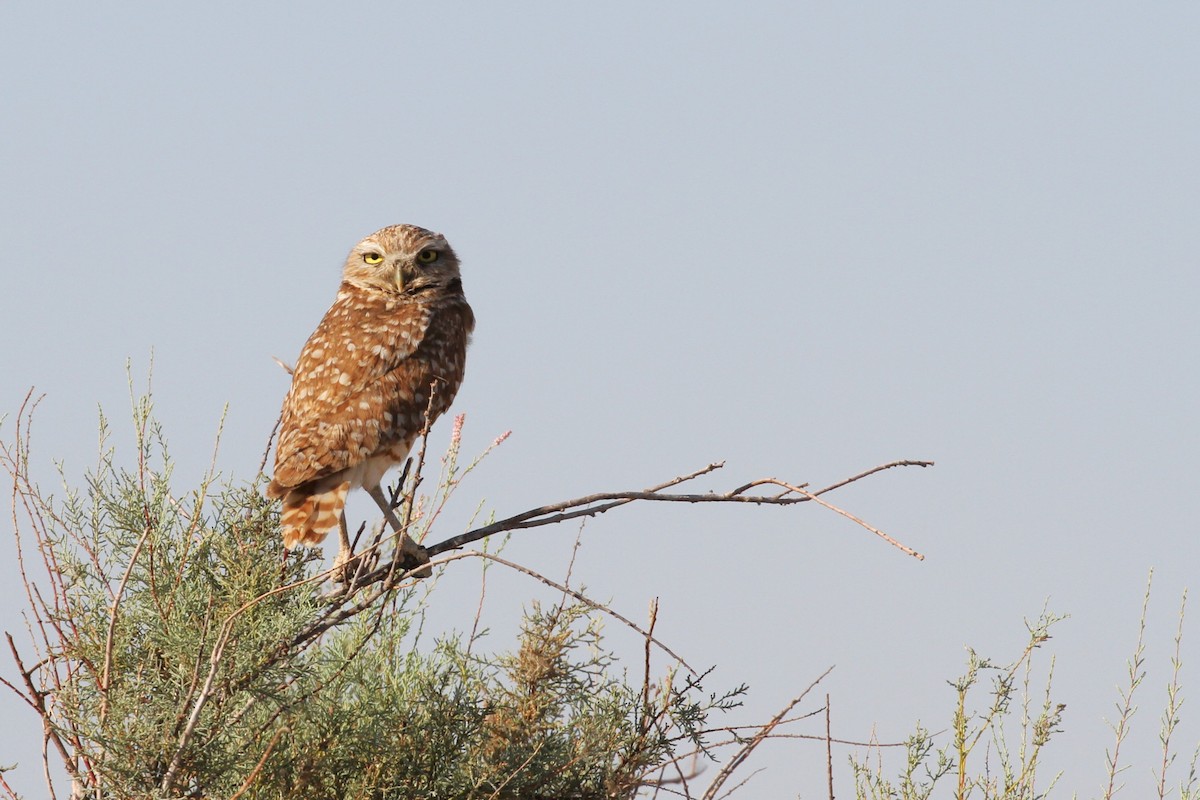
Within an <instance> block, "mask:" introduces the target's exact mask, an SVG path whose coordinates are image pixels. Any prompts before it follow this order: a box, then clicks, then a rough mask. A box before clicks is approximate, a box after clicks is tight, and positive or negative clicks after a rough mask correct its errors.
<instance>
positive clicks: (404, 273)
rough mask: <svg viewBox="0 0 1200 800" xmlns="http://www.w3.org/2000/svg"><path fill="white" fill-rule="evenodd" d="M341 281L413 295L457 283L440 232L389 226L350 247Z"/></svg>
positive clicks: (453, 261)
mask: <svg viewBox="0 0 1200 800" xmlns="http://www.w3.org/2000/svg"><path fill="white" fill-rule="evenodd" d="M342 280H344V281H346V282H347V283H350V284H353V285H354V286H358V287H361V288H363V289H368V290H373V291H382V292H387V293H389V294H407V295H415V294H418V293H420V292H423V291H425V290H428V289H439V288H440V289H444V288H447V287H451V285H452V284H454V283H455V282H457V281H459V280H460V276H459V271H458V256H456V255H455V254H454V250H453V249H452V248H451V247H450V243H449V242H447V241H446V237H444V236H442V235H441V234H440V233H433V232H432V231H427V230H425V229H424V228H418V227H417V226H416V225H392V226H390V227H387V228H383V229H381V230H377V231H375V232H374V233H372V234H371V235H370V236H368V237H367V238H365V239H363V240H362V241H361V242H359V243H358V244H356V245H354V249H353V250H351V251H350V255H348V256H346V266H345V267H344V268H343V270H342Z"/></svg>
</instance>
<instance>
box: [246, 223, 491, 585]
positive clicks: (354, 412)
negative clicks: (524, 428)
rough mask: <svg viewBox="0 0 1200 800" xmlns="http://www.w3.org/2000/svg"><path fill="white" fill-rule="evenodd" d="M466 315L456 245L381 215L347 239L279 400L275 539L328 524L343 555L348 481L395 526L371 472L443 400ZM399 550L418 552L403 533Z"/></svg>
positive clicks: (384, 464)
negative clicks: (279, 533)
mask: <svg viewBox="0 0 1200 800" xmlns="http://www.w3.org/2000/svg"><path fill="white" fill-rule="evenodd" d="M474 327H475V316H474V314H473V313H472V312H471V307H470V306H469V305H467V299H466V297H465V296H464V295H463V288H462V279H461V277H460V276H459V271H458V257H457V256H456V255H455V254H454V251H453V250H452V249H450V244H449V243H448V242H447V241H446V239H445V238H444V237H443V236H442V235H441V234H438V233H432V232H430V231H427V230H425V229H424V228H418V227H416V226H415V225H393V226H392V227H390V228H384V229H383V230H380V231H376V232H375V233H373V234H371V235H370V236H368V237H367V238H365V239H363V240H362V241H361V242H359V243H358V244H356V245H355V246H354V249H353V250H351V251H350V255H349V256H347V257H346V265H345V267H344V268H343V271H342V285H341V287H340V288H339V289H338V293H337V299H335V300H334V301H333V305H332V306H331V307H330V308H329V310H328V311H327V312H325V317H324V318H323V319H322V320H321V323H320V324H319V325H318V326H317V329H316V331H314V332H313V335H312V336H310V337H309V339H308V342H306V343H305V345H304V349H303V350H302V351H301V352H300V358H299V360H297V362H296V367H295V370H294V371H293V373H292V386H291V389H290V390H289V391H288V393H287V397H286V398H285V399H284V401H283V418H282V422H281V425H280V430H279V445H278V447H277V448H276V452H275V477H274V479H273V480H272V481H271V484H270V486H269V487H268V488H267V494H268V496H270V497H279V498H282V499H283V518H282V521H281V522H282V527H283V543H284V546H285V547H287V548H289V549H290V548H293V547H296V546H297V545H300V544H305V545H315V544H318V543H319V542H321V541H322V540H323V539H324V538H325V536H326V535H327V534H328V533H329V531H330V530H332V529H334V528H338V530H339V532H340V534H341V551H340V552H339V554H338V560H339V563H341V562H344V561H345V560H346V559H347V558H348V557H349V555H350V552H349V551H350V542H349V538H348V536H347V535H346V523H345V516H344V513H343V508H344V506H345V503H346V494H347V493H348V492H349V491H350V489H352V488H355V487H358V486H362V487H364V488H366V490H367V491H368V492H369V493H370V494H371V497H373V498H374V499H375V502H376V503H378V504H379V507H380V509H381V510H382V511H383V513H384V515H385V516H386V517H387V519H388V520H389V522H390V523H391V524H392V526H393V527H394V528H396V529H397V530H399V523H398V521H397V520H396V517H395V515H394V514H393V512H392V509H391V507H390V505H389V503H388V502H387V498H385V497H384V494H383V490H382V489H381V488H380V480H381V479H382V477H383V474H384V473H385V472H387V470H388V469H389V468H391V467H392V466H394V465H396V464H399V463H401V462H402V461H404V459H405V458H406V457H407V455H408V451H409V448H410V447H411V446H412V444H413V441H414V439H416V437H417V435H418V434H419V433H420V431H421V428H422V427H423V426H424V424H425V412H426V409H429V411H430V412H431V421H432V418H436V417H437V416H439V415H440V414H441V413H442V412H443V411H445V410H446V409H447V408H448V407H449V406H450V403H451V401H452V400H454V395H455V393H456V392H457V391H458V387H459V384H460V383H462V378H463V367H464V364H465V360H466V352H467V343H468V342H469V340H470V337H471V331H472V330H473V329H474ZM431 391H432V392H433V401H432V405H431V404H430V392H431ZM405 552H406V553H407V554H408V555H409V556H415V557H416V558H417V560H418V561H427V560H428V557H427V556H424V552H423V551H422V550H420V549H419V548H417V547H416V546H415V545H413V544H412V543H411V542H405Z"/></svg>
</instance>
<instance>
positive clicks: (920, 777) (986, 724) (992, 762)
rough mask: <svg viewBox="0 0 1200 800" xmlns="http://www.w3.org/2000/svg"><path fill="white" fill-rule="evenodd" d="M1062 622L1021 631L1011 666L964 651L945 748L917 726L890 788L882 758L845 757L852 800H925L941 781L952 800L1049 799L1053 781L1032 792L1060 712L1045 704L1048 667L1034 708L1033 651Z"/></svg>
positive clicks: (1047, 617) (1047, 620) (1045, 616)
mask: <svg viewBox="0 0 1200 800" xmlns="http://www.w3.org/2000/svg"><path fill="white" fill-rule="evenodd" d="M1062 619H1063V617H1058V616H1054V615H1052V614H1049V613H1047V612H1045V611H1043V612H1042V615H1041V616H1040V617H1039V618H1038V619H1037V620H1036V621H1035V622H1033V623H1027V625H1026V627H1027V629H1028V632H1029V639H1028V641H1027V643H1026V645H1025V649H1024V651H1023V652H1022V653H1021V655H1020V656H1019V657H1018V658H1017V659H1016V661H1014V662H1012V663H1011V664H1007V665H999V664H996V663H994V662H992V661H991V660H989V659H987V658H983V657H981V656H979V654H978V653H976V652H975V651H974V650H971V649H968V651H967V667H966V671H965V672H964V673H963V674H962V676H960V677H959V678H958V679H957V680H954V681H950V686H951V687H953V689H954V697H955V706H954V712H953V716H952V718H951V726H950V741H949V742H948V743H947V744H945V745H943V746H941V747H938V746H937V745H936V743H935V741H934V737H933V736H932V735H931V734H930V732H929V731H928V730H927V729H925V728H924V727H922V726H921V725H920V724H918V725H917V729H916V731H915V733H913V735H912V736H911V737H909V739H908V741H907V742H905V744H904V753H905V761H904V767H903V769H902V770H901V772H900V774H899V776H898V777H897V778H896V779H895V780H894V781H893V780H890V779H888V778H885V777H884V774H883V767H882V758H881V757H877V758H876V760H875V763H874V764H871V759H870V757H868V758H866V759H864V760H862V761H859V760H858V759H856V758H855V757H853V756H851V759H850V763H851V765H852V767H853V769H854V780H855V796H856V797H857V798H859V800H928V798H930V797H933V796H934V790H935V788H936V787H937V786H938V784H939V783H942V782H944V780H945V779H946V778H947V777H950V778H951V780H952V781H953V782H954V784H955V785H954V787H953V796H954V797H955V798H957V799H958V800H965V799H966V798H968V797H978V798H982V800H1040V798H1044V797H1046V796H1048V793H1049V790H1050V788H1052V787H1053V785H1054V783H1055V781H1054V780H1051V781H1050V782H1049V784H1048V787H1047V788H1046V789H1045V790H1040V789H1038V788H1037V783H1036V779H1037V771H1038V765H1039V759H1040V756H1041V753H1042V750H1043V748H1045V747H1046V745H1047V744H1049V743H1050V741H1051V739H1052V738H1053V736H1054V735H1055V734H1057V733H1060V732H1061V730H1060V728H1059V725H1060V724H1061V722H1062V715H1063V711H1064V710H1065V709H1066V706H1064V705H1062V704H1061V703H1056V702H1054V701H1053V700H1052V699H1051V696H1050V688H1051V683H1052V679H1053V672H1054V662H1053V659H1051V662H1050V667H1049V670H1048V672H1047V675H1046V683H1045V688H1044V690H1043V692H1042V693H1041V697H1040V701H1036V702H1037V707H1036V708H1035V707H1034V703H1035V698H1034V696H1033V692H1032V691H1031V686H1030V682H1031V678H1032V674H1033V656H1034V653H1035V651H1037V650H1038V649H1039V648H1040V647H1041V646H1042V645H1043V644H1044V643H1045V642H1047V641H1048V640H1049V639H1050V629H1051V628H1052V627H1053V626H1054V625H1055V624H1056V623H1058V622H1060V621H1061V620H1062ZM989 677H990V679H991V680H990V687H988V688H987V690H986V695H985V696H986V698H987V700H986V704H985V705H983V706H982V707H976V706H975V697H976V696H977V695H978V692H979V689H980V687H981V685H986V683H987V678H989ZM1014 701H1017V702H1016V704H1015V705H1014ZM1014 715H1018V716H1017V730H1018V734H1017V737H1016V741H1013V740H1012V738H1011V737H1010V736H1009V735H1008V733H1007V731H1006V723H1007V722H1009V721H1010V720H1011V718H1012V717H1013V716H1014ZM981 748H982V752H981ZM878 755H879V754H878V753H877V756H878Z"/></svg>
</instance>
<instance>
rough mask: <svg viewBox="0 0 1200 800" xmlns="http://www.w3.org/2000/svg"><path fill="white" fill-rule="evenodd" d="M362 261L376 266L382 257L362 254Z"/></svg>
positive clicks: (376, 254)
mask: <svg viewBox="0 0 1200 800" xmlns="http://www.w3.org/2000/svg"><path fill="white" fill-rule="evenodd" d="M363 261H365V262H367V263H368V264H378V263H380V262H381V261H383V256H381V255H379V253H363Z"/></svg>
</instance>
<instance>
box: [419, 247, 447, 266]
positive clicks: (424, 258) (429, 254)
mask: <svg viewBox="0 0 1200 800" xmlns="http://www.w3.org/2000/svg"><path fill="white" fill-rule="evenodd" d="M440 255H441V253H439V252H438V251H437V250H422V251H421V252H419V253H417V261H420V262H421V263H422V264H432V263H433V262H435V261H437V260H438V257H439V256H440Z"/></svg>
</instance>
